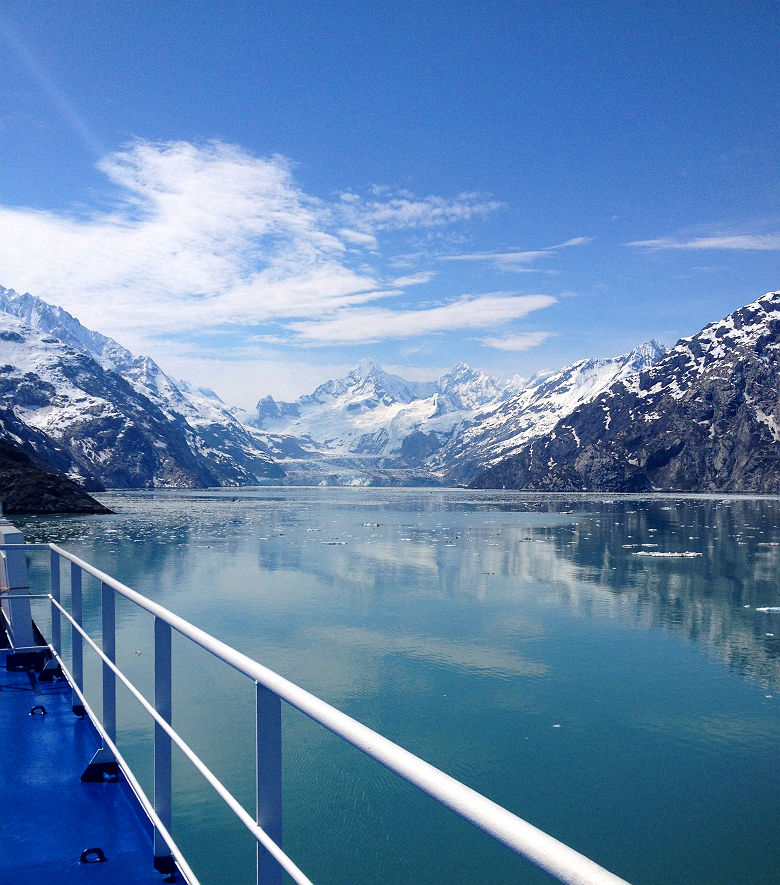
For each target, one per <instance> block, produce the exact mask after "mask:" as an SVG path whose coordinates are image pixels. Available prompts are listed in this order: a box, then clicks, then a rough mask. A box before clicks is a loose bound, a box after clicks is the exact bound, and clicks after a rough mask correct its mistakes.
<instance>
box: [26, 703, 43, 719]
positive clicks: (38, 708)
mask: <svg viewBox="0 0 780 885" xmlns="http://www.w3.org/2000/svg"><path fill="white" fill-rule="evenodd" d="M36 710H40V711H41V716H45V715H46V707H42V706H41V705H40V704H36V705H35V706H34V707H33V708H32V710H30V716H35V711H36Z"/></svg>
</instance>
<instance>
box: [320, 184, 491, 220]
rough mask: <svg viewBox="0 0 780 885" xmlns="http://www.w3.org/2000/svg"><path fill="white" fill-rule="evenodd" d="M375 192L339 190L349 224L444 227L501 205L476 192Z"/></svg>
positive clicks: (383, 189)
mask: <svg viewBox="0 0 780 885" xmlns="http://www.w3.org/2000/svg"><path fill="white" fill-rule="evenodd" d="M374 193H375V194H376V195H377V196H379V197H381V199H376V200H363V199H361V198H360V197H359V196H358V195H357V194H353V193H345V194H341V202H340V204H339V205H338V207H337V210H338V212H339V213H340V214H341V215H342V216H343V218H344V219H345V221H347V223H349V224H350V226H351V227H354V228H357V229H358V230H365V231H381V230H399V229H405V230H408V229H413V228H435V227H443V226H444V225H448V224H454V223H456V222H460V221H469V220H470V219H472V218H475V217H477V216H485V215H489V214H490V213H492V212H495V211H496V210H498V209H500V208H501V206H502V204H501V203H499V202H497V201H495V200H492V199H490V198H489V197H486V196H485V195H484V194H475V193H464V194H459V195H458V196H457V197H455V198H454V199H446V198H445V197H437V196H428V197H422V198H420V197H416V196H415V195H414V194H411V193H409V192H408V191H399V192H397V193H392V192H390V191H388V189H386V188H375V189H374Z"/></svg>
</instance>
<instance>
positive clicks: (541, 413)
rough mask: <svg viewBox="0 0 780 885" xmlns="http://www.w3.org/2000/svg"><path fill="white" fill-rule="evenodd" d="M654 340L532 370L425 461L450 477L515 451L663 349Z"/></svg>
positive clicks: (471, 471)
mask: <svg viewBox="0 0 780 885" xmlns="http://www.w3.org/2000/svg"><path fill="white" fill-rule="evenodd" d="M665 352H666V351H665V348H663V347H662V346H661V345H660V344H658V343H656V342H655V341H650V342H648V343H646V344H643V345H642V346H641V347H639V348H637V349H636V350H633V351H631V353H628V354H624V355H622V356H618V357H614V358H613V359H601V360H599V359H588V360H579V361H578V362H576V363H574V364H573V365H571V366H567V367H566V368H565V369H561V370H560V371H559V372H545V373H543V374H540V375H535V376H534V377H533V378H531V379H530V380H529V381H528V382H526V383H525V384H524V385H523V386H522V387H521V389H520V390H519V391H517V392H516V393H515V394H514V395H513V396H511V397H509V398H508V399H506V400H505V401H503V402H501V403H500V404H499V405H498V406H496V407H495V408H486V407H483V408H482V409H481V410H480V411H479V412H478V413H477V414H476V415H475V417H474V418H473V419H471V420H470V421H467V422H464V426H462V427H461V428H459V432H458V433H456V434H453V436H452V438H451V439H450V440H449V442H448V443H447V444H446V445H445V446H444V447H443V448H442V449H440V450H439V451H438V452H436V454H435V455H433V456H432V457H431V458H429V467H430V469H431V470H433V471H435V472H436V473H438V474H440V475H443V476H446V477H447V478H448V479H450V480H451V481H452V480H463V479H469V478H470V477H472V476H473V475H474V474H475V473H476V472H477V471H479V470H482V469H484V467H486V466H488V465H492V464H495V463H498V462H499V461H500V460H502V459H503V458H507V457H509V456H510V455H512V454H514V453H515V452H516V451H518V450H519V449H520V448H521V447H522V446H523V445H524V444H525V443H526V442H528V440H530V439H534V438H536V437H538V436H542V435H544V434H545V433H548V432H549V431H550V430H551V429H552V428H553V427H554V426H555V424H556V423H557V422H558V421H559V420H560V419H561V417H562V416H564V415H568V414H569V413H570V412H572V411H573V410H574V409H576V408H577V406H579V405H581V404H582V403H585V402H588V401H589V400H591V399H593V398H594V397H595V396H598V394H599V393H601V391H603V390H605V389H606V388H607V387H609V386H610V385H611V384H613V383H614V382H615V381H617V380H620V379H622V378H627V377H629V376H631V375H633V374H635V373H636V372H639V371H641V370H642V369H644V368H646V367H647V366H649V365H651V364H652V363H653V362H654V361H655V360H657V359H658V358H659V357H660V356H662V355H663V354H664V353H665Z"/></svg>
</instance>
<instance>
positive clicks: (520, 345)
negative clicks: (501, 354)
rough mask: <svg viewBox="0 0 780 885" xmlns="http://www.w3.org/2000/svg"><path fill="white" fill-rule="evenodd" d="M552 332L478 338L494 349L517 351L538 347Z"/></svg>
mask: <svg viewBox="0 0 780 885" xmlns="http://www.w3.org/2000/svg"><path fill="white" fill-rule="evenodd" d="M552 334H553V333H552V332H520V333H518V334H516V335H503V336H501V337H499V338H480V342H481V343H482V344H484V345H485V346H486V347H494V348H495V349H496V350H512V351H517V352H519V351H523V350H531V348H532V347H538V346H539V345H540V344H542V343H544V342H545V341H546V340H547V339H548V338H549V337H550V336H551V335H552Z"/></svg>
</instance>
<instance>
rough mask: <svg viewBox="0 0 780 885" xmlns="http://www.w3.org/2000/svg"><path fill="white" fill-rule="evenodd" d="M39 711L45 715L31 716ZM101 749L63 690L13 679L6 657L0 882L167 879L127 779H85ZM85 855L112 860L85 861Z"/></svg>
mask: <svg viewBox="0 0 780 885" xmlns="http://www.w3.org/2000/svg"><path fill="white" fill-rule="evenodd" d="M36 705H42V706H43V707H45V708H46V715H45V716H44V715H41V714H40V712H37V713H36V714H35V715H34V716H31V715H30V710H31V709H32V708H33V707H34V706H36ZM98 745H99V741H98V738H97V734H96V732H95V731H94V729H93V727H92V726H91V724H90V723H89V722H88V720H86V719H79V718H78V717H77V716H75V715H74V714H73V712H72V709H71V690H70V687H69V685H68V684H67V683H65V682H63V681H55V682H53V683H38V682H37V679H36V674H34V673H28V672H24V671H20V672H7V671H6V669H5V655H4V654H2V653H0V808H1V809H2V811H1V812H0V834H2V835H1V836H0V845H2V850H0V885H16V883H38V882H41V883H52V885H53V883H56V885H70V883H91V882H99V883H103V882H105V883H109V882H110V883H122V885H124V883H136V882H137V883H147V882H148V883H154V885H159V883H161V882H162V881H163V877H162V876H161V875H160V873H158V872H157V871H156V870H155V869H154V867H153V855H152V838H151V826H150V825H148V822H147V821H142V819H141V817H140V815H139V814H138V811H139V810H140V809H138V808H137V807H136V804H135V803H134V799H132V798H131V793H130V790H129V787H128V785H127V784H126V782H124V781H122V782H120V783H82V782H81V779H80V778H81V774H82V772H83V771H84V769H85V768H86V766H87V764H88V763H89V761H90V759H91V758H92V756H93V754H94V752H95V750H96V749H97V747H98ZM87 848H101V849H102V850H103V852H104V853H105V856H106V858H107V860H106V862H105V863H80V862H79V858H80V856H81V853H82V851H84V850H85V849H87ZM177 880H178V881H179V882H181V881H182V880H181V877H180V876H177Z"/></svg>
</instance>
